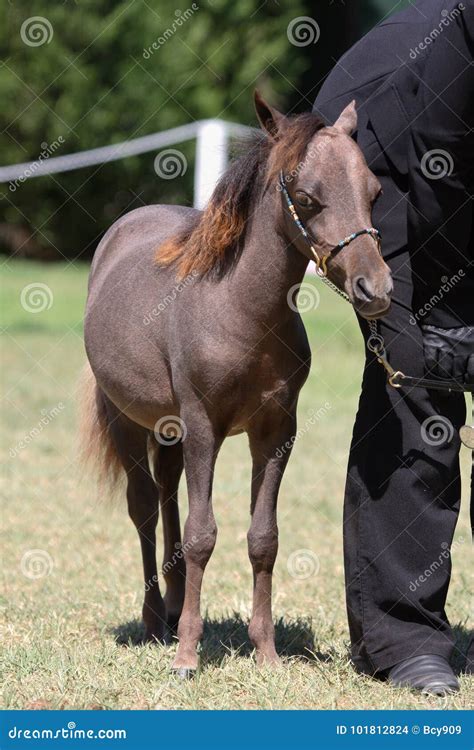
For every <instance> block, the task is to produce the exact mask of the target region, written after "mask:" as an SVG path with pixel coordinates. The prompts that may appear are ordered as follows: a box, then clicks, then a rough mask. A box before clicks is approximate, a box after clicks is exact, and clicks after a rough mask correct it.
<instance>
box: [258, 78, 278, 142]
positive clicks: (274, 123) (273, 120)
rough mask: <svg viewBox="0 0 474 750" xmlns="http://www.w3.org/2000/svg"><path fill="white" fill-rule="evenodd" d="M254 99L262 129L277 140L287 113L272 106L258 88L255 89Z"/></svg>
mask: <svg viewBox="0 0 474 750" xmlns="http://www.w3.org/2000/svg"><path fill="white" fill-rule="evenodd" d="M253 101H254V104H255V112H256V113H257V117H258V121H259V123H260V125H261V127H262V130H265V132H266V133H268V135H269V136H270V138H273V140H275V141H276V140H277V139H278V136H279V134H280V133H281V130H282V128H283V126H284V123H285V121H286V117H285V115H283V114H282V113H281V112H279V111H278V110H277V109H275V107H270V105H269V104H267V102H266V101H265V99H264V98H263V97H262V96H261V95H260V93H259V92H258V91H257V89H255V91H254V95H253Z"/></svg>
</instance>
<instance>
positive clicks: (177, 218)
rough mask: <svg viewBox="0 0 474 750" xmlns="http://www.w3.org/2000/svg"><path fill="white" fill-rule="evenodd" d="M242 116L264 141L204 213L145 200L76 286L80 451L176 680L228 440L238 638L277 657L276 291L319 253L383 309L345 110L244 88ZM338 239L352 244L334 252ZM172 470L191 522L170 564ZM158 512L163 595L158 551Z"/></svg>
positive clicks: (283, 405) (195, 635)
mask: <svg viewBox="0 0 474 750" xmlns="http://www.w3.org/2000/svg"><path fill="white" fill-rule="evenodd" d="M255 105H256V111H257V116H258V119H259V121H260V124H261V126H262V131H263V132H261V131H258V132H257V133H256V135H255V137H254V138H253V140H252V141H251V142H250V143H249V144H248V145H247V148H246V149H245V152H244V153H243V154H242V155H241V156H240V157H238V158H237V159H236V160H235V161H234V162H232V163H231V165H230V166H229V168H228V170H227V171H226V173H225V174H224V175H223V177H222V178H221V180H220V182H219V183H218V185H217V187H216V189H215V191H214V193H213V195H212V197H211V200H210V202H209V204H208V206H207V208H206V209H205V210H204V211H202V212H201V211H197V210H194V209H192V208H185V207H182V206H167V205H158V206H148V207H145V208H139V209H137V210H134V211H132V212H130V213H129V214H127V215H125V216H123V217H122V218H120V219H119V220H118V221H117V222H115V224H114V225H113V226H112V227H111V228H110V229H109V231H108V232H107V234H106V235H105V236H104V238H103V239H102V241H101V243H100V245H99V247H98V249H97V252H96V254H95V257H94V261H93V264H92V269H91V275H90V282H89V296H88V302H87V310H86V320H85V343H86V349H87V355H88V359H89V362H90V368H91V371H92V372H89V390H90V393H89V407H86V406H84V409H85V410H86V412H87V414H86V419H85V422H86V424H87V429H86V438H87V444H88V450H89V452H90V453H91V454H93V455H94V457H95V458H97V459H98V460H99V463H100V462H101V463H102V469H103V470H104V472H106V473H108V474H109V475H114V473H115V474H117V472H118V473H120V472H121V470H122V469H123V470H124V471H125V473H126V478H127V500H128V509H129V514H130V516H131V518H132V521H133V522H134V524H135V526H136V528H137V530H138V534H139V537H140V543H141V549H142V556H143V567H144V576H145V600H144V605H143V618H144V622H145V627H146V636H147V638H148V639H160V640H161V639H163V638H164V636H165V632H166V628H167V626H168V627H174V626H175V625H176V623H179V624H178V637H179V645H178V650H177V654H176V658H175V660H174V663H173V668H174V669H175V670H177V672H178V674H179V675H180V676H189V674H191V673H192V671H193V670H195V669H196V667H197V663H198V662H197V651H196V649H197V645H198V642H199V640H200V638H201V636H202V629H203V622H202V618H201V614H200V597H201V585H202V579H203V574H204V569H205V567H206V564H207V562H208V560H209V558H210V556H211V553H212V551H213V548H214V545H215V542H216V534H217V528H216V523H215V520H214V514H213V509H212V481H213V472H214V464H215V461H216V457H217V454H218V452H219V449H220V447H221V445H222V442H223V440H224V439H225V438H226V437H228V436H231V435H237V434H239V433H241V432H246V433H247V435H248V439H249V443H250V452H251V456H252V461H253V473H252V491H251V511H250V512H251V524H250V529H249V532H248V554H249V557H250V561H251V564H252V568H253V580H254V584H253V610H252V616H251V619H250V624H249V636H250V639H251V640H252V642H253V644H254V646H255V649H256V659H257V663H258V664H262V663H264V662H268V663H275V662H278V656H277V653H276V650H275V641H274V626H273V622H272V612H271V590H272V571H273V566H274V563H275V558H276V554H277V547H278V527H277V520H276V507H277V496H278V490H279V486H280V482H281V479H282V475H283V472H284V470H285V466H286V463H287V461H288V457H289V452H290V451H289V450H284V451H281V450H278V449H279V447H281V446H283V445H290V446H291V445H292V444H293V439H294V435H295V432H296V405H297V400H298V394H299V391H300V389H301V387H302V385H303V383H304V382H305V380H306V377H307V375H308V371H309V367H310V349H309V346H308V341H307V337H306V333H305V329H304V326H303V323H302V320H301V318H300V315H299V314H298V312H297V311H296V310H295V307H294V305H293V304H291V305H290V304H289V301H288V300H289V291H290V290H291V288H292V287H293V286H294V285H299V284H300V283H301V281H302V279H303V276H304V273H305V271H306V267H307V265H308V260H309V259H310V258H312V257H314V255H315V253H316V252H317V253H318V255H319V256H320V257H321V258H324V260H325V263H327V272H328V277H329V279H330V280H331V281H332V282H333V283H334V284H336V285H337V286H338V288H340V289H341V290H344V291H345V292H346V293H347V295H348V296H349V298H350V301H351V302H352V304H353V305H354V307H355V308H356V309H357V311H358V312H359V313H360V314H361V315H362V316H364V317H366V318H376V317H379V316H381V315H383V314H384V313H385V312H386V311H387V310H388V307H389V305H390V295H391V290H392V283H391V278H390V272H389V270H388V267H387V266H386V264H385V263H384V261H383V260H382V257H381V255H380V249H379V247H378V242H377V241H376V242H374V236H370V235H371V233H374V232H376V230H373V229H369V230H365V229H364V230H363V233H361V234H360V236H359V234H358V233H356V230H361V228H363V227H370V225H371V207H372V204H373V202H374V201H375V199H376V198H377V195H378V194H379V192H380V184H379V183H378V181H377V179H376V178H375V176H374V175H373V174H372V173H371V172H370V170H369V168H368V167H367V164H366V162H365V160H364V157H363V156H362V153H361V151H360V150H359V148H358V146H357V145H356V143H355V142H354V141H353V139H352V138H351V137H350V136H351V134H352V133H353V131H354V130H355V128H356V126H357V115H356V111H355V106H354V103H352V104H351V105H349V106H348V107H347V108H346V109H345V110H344V111H343V113H342V114H341V116H340V117H339V119H338V120H337V122H336V123H335V125H334V126H332V127H325V126H324V124H323V123H322V122H321V121H320V120H319V119H318V118H317V117H316V116H315V115H313V114H301V115H296V116H293V117H286V116H284V115H283V114H281V113H280V112H278V111H277V110H276V109H274V108H273V107H270V106H269V105H267V104H266V103H265V102H264V100H263V99H262V98H261V97H260V95H259V94H258V93H257V92H256V94H255ZM290 196H291V197H290ZM285 198H286V200H285ZM295 207H296V208H295ZM300 219H301V220H300ZM303 222H304V224H303ZM302 227H304V229H305V230H306V232H307V233H308V236H310V237H311V251H310V249H309V248H308V243H307V236H306V237H305V236H304V235H303V232H302V231H301V228H302ZM351 232H353V233H354V234H353V235H351V236H350V237H349V238H348V240H349V242H350V244H349V242H345V245H347V246H345V245H344V243H339V245H338V242H339V240H340V238H342V237H345V236H346V235H348V234H350V233H351ZM352 239H353V240H354V241H353V242H352ZM341 245H342V246H343V249H342V250H340V247H341ZM183 466H184V470H185V474H186V481H187V487H188V496H189V514H188V517H187V520H186V524H185V527H184V539H183V547H182V553H181V554H179V553H178V552H177V550H180V549H181V546H180V545H181V534H180V524H179V514H178V504H177V492H178V484H179V480H180V476H181V473H182V470H183ZM158 504H159V505H160V508H161V514H162V518H163V528H164V561H163V569H162V570H163V577H164V579H165V582H166V596H165V597H164V599H163V598H162V594H161V591H160V585H159V576H158V572H157V565H156V557H155V552H156V538H155V529H156V525H157V520H158ZM183 558H184V559H183Z"/></svg>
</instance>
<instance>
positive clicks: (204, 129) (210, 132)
mask: <svg viewBox="0 0 474 750" xmlns="http://www.w3.org/2000/svg"><path fill="white" fill-rule="evenodd" d="M226 166H227V126H226V123H225V122H223V121H222V120H205V121H204V122H202V123H200V124H199V128H198V132H197V138H196V166H195V170H194V207H195V208H200V209H203V208H204V206H205V205H206V203H207V202H208V200H209V198H210V197H211V194H212V191H213V190H214V188H215V186H216V183H217V181H218V179H219V177H220V176H221V175H222V173H223V172H224V170H225V168H226Z"/></svg>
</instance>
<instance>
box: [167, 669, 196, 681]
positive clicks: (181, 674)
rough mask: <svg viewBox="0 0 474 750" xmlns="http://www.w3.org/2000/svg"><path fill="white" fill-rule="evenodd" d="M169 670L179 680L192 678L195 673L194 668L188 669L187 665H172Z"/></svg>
mask: <svg viewBox="0 0 474 750" xmlns="http://www.w3.org/2000/svg"><path fill="white" fill-rule="evenodd" d="M171 671H172V672H173V673H174V674H175V675H176V677H178V678H179V679H180V680H192V679H193V677H194V676H195V674H196V670H195V669H188V667H174V668H173V669H172V670H171Z"/></svg>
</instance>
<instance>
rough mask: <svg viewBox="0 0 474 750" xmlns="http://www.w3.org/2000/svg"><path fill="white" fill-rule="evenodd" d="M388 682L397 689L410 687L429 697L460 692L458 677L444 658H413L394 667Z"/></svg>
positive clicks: (424, 655)
mask: <svg viewBox="0 0 474 750" xmlns="http://www.w3.org/2000/svg"><path fill="white" fill-rule="evenodd" d="M387 679H388V681H389V682H390V683H391V684H392V685H396V686H397V687H409V688H412V689H413V690H420V691H421V692H422V693H426V694H428V695H448V694H449V693H455V692H457V691H458V690H459V683H458V681H457V679H456V675H455V674H454V672H453V670H452V669H451V667H450V666H449V662H448V660H447V659H445V658H444V657H443V656H437V655H436V654H423V655H422V656H412V657H411V658H410V659H405V660H404V661H401V662H400V663H399V664H395V666H394V667H392V668H391V669H390V670H389V672H388V676H387Z"/></svg>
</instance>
